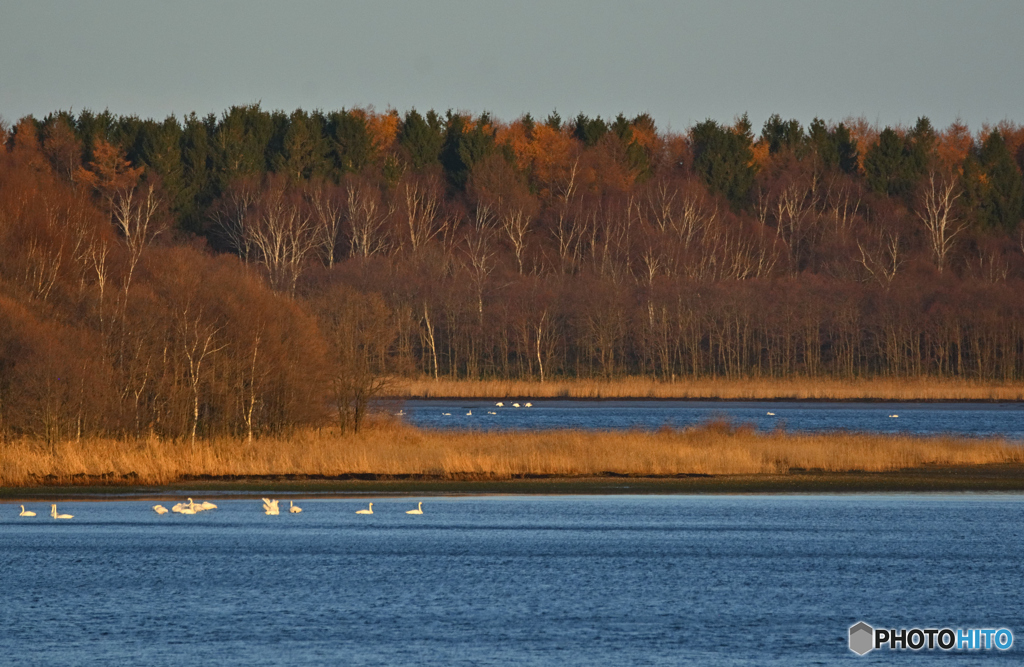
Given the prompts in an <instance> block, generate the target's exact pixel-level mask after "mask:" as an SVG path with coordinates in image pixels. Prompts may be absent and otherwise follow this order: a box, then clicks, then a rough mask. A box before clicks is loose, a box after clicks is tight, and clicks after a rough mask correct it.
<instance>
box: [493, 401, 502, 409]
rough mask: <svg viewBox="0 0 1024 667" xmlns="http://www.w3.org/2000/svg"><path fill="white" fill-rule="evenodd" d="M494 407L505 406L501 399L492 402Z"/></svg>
mask: <svg viewBox="0 0 1024 667" xmlns="http://www.w3.org/2000/svg"><path fill="white" fill-rule="evenodd" d="M494 407H496V408H503V407H505V404H504V403H502V402H501V401H498V402H497V403H495V404H494Z"/></svg>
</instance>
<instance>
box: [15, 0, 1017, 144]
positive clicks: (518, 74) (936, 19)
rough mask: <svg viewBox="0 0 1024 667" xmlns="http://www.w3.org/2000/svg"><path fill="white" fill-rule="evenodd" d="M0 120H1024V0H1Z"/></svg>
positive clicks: (677, 124)
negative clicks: (440, 116) (261, 113)
mask: <svg viewBox="0 0 1024 667" xmlns="http://www.w3.org/2000/svg"><path fill="white" fill-rule="evenodd" d="M0 17H2V19H0V117H3V118H4V119H6V120H7V121H9V122H11V121H14V120H16V119H17V118H19V117H21V116H23V115H25V114H29V113H31V114H34V115H36V116H40V117H41V116H44V115H45V114H46V113H48V112H50V111H54V110H57V109H69V108H70V109H73V110H74V111H76V112H77V111H79V110H81V109H82V108H91V109H93V110H97V111H98V110H102V109H103V108H109V109H110V110H111V111H112V112H114V113H118V114H138V115H140V116H143V117H148V116H152V117H157V118H162V117H164V116H166V115H168V114H170V113H172V112H173V113H175V114H177V115H179V116H181V115H182V114H185V113H188V112H190V111H193V110H195V111H196V112H198V113H200V114H205V113H208V112H215V113H218V114H219V113H220V112H222V111H223V110H224V109H226V108H227V107H228V106H230V105H232V104H245V103H250V102H255V101H261V102H262V105H263V107H264V108H267V109H285V110H289V111H290V110H292V109H294V108H296V107H303V108H305V109H314V108H321V109H325V110H329V109H339V108H342V107H352V106H365V105H373V106H375V107H376V108H377V109H379V110H381V109H385V108H387V107H388V106H392V107H395V108H397V109H398V110H400V111H405V110H408V109H409V108H411V107H416V108H418V109H421V110H426V109H428V108H436V109H438V110H444V109H448V108H455V109H463V110H468V111H472V112H474V113H479V112H481V111H490V112H492V113H493V114H495V115H496V116H497V117H499V118H501V119H504V120H511V119H513V118H516V117H518V116H519V115H521V114H522V113H524V112H527V111H529V112H531V113H533V114H534V116H539V117H543V116H546V115H547V114H548V112H550V111H551V110H552V109H554V108H557V109H558V111H559V112H560V113H561V115H562V117H563V118H568V117H570V116H573V115H575V114H576V113H578V112H580V111H583V112H585V113H588V114H590V115H595V114H600V115H602V116H613V115H615V114H616V113H618V112H620V111H622V112H625V113H626V114H628V115H633V114H636V113H639V112H642V111H647V112H649V113H651V114H652V115H653V116H654V118H655V120H656V121H657V122H658V125H659V127H660V128H662V129H666V128H672V129H676V130H683V129H685V128H687V127H689V126H690V125H692V124H693V123H695V122H698V121H701V120H704V119H705V118H709V117H710V118H714V119H717V120H721V121H731V120H732V118H733V117H735V116H736V115H738V114H741V113H743V112H744V111H746V112H749V114H750V118H751V120H752V122H753V123H754V127H755V128H758V129H759V128H760V126H761V124H762V123H763V122H764V120H765V119H766V118H767V117H768V115H769V114H771V113H773V112H777V113H780V114H781V115H783V116H784V117H787V118H788V117H795V118H798V119H799V120H801V121H802V122H804V123H806V122H807V121H809V120H810V119H811V118H813V117H814V116H821V117H823V118H825V119H832V120H841V119H842V118H844V117H847V116H862V115H863V116H865V117H867V118H868V120H869V121H871V122H879V123H881V124H894V123H911V122H913V121H914V119H915V118H916V117H917V116H919V115H927V116H929V117H930V118H931V119H932V120H933V122H934V123H935V124H936V125H939V126H945V125H948V124H949V123H950V122H951V121H952V120H954V118H956V117H957V116H959V117H961V118H962V119H963V120H965V121H967V122H968V123H970V125H971V127H972V128H973V129H978V128H979V127H980V125H981V123H983V122H986V121H987V122H997V121H999V120H1002V119H1005V118H1009V119H1011V120H1014V121H1017V122H1024V84H1022V81H1024V3H1022V2H1021V1H1020V0H1007V1H985V2H970V1H967V0H955V1H953V0H884V1H879V0H855V1H852V2H851V1H844V2H825V1H822V0H806V1H805V0H786V1H782V0H779V1H776V2H768V1H764V2H753V1H749V2H739V1H730V0H713V1H708V2H679V1H676V2H662V1H658V2H625V1H622V0H618V1H613V0H566V1H563V2H558V1H557V0H547V1H540V2H536V1H527V2H512V1H509V2H504V3H500V4H499V3H494V2H465V1H459V0H435V1H433V2H430V1H427V0H404V1H394V2H387V1H385V0H376V1H370V0H368V1H365V2H326V1H312V0H311V1H307V2H303V1H301V0H292V1H289V2H281V1H280V0H277V1H266V0H247V1H245V2H226V1H225V2H217V1H216V0H203V1H181V2H155V1H154V2H148V1H144V0H76V1H74V2H71V1H61V2H55V1H50V0H32V1H31V2H28V1H22V0H0Z"/></svg>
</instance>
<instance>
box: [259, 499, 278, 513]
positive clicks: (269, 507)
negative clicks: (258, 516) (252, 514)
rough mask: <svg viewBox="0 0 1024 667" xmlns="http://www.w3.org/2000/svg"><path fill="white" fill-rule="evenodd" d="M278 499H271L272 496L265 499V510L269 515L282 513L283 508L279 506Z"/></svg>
mask: <svg viewBox="0 0 1024 667" xmlns="http://www.w3.org/2000/svg"><path fill="white" fill-rule="evenodd" d="M277 503H278V501H276V500H271V499H270V498H264V499H263V510H264V511H265V512H266V513H267V515H268V516H274V515H277V514H280V513H281V510H280V509H278V507H277Z"/></svg>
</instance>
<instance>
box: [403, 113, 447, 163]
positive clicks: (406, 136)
mask: <svg viewBox="0 0 1024 667" xmlns="http://www.w3.org/2000/svg"><path fill="white" fill-rule="evenodd" d="M444 141H445V128H444V123H443V122H442V121H441V118H440V117H439V116H438V115H437V113H436V112H435V111H434V110H433V109H431V110H430V111H428V112H427V116H426V118H424V117H423V116H421V115H420V113H419V112H418V111H416V110H415V109H413V110H412V111H410V112H408V113H407V114H405V118H404V119H403V121H402V125H401V127H400V128H399V130H398V143H399V144H400V145H401V146H402V147H403V148H405V150H406V151H407V152H408V153H409V160H410V162H411V163H412V168H413V169H415V170H417V171H420V170H422V169H424V168H425V167H428V166H430V165H433V164H437V160H438V156H440V154H441V148H442V147H443V146H444Z"/></svg>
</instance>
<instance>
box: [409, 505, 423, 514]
mask: <svg viewBox="0 0 1024 667" xmlns="http://www.w3.org/2000/svg"><path fill="white" fill-rule="evenodd" d="M406 514H423V503H420V506H419V507H417V508H416V509H414V510H409V511H407V512H406Z"/></svg>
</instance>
